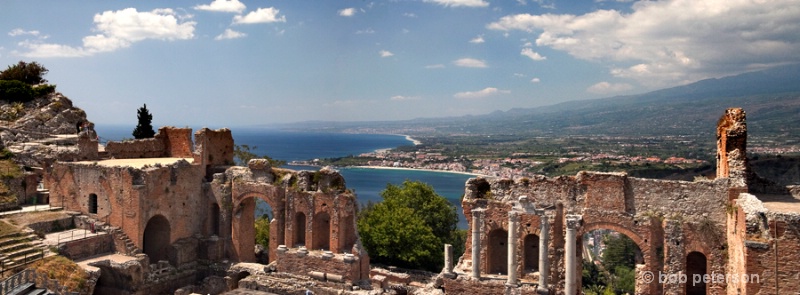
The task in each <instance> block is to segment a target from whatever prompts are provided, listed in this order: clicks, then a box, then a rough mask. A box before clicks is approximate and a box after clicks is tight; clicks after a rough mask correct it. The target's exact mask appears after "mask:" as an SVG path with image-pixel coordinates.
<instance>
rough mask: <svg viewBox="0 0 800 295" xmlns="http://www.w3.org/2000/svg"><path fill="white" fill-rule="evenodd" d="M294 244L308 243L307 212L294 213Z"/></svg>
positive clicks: (296, 245)
mask: <svg viewBox="0 0 800 295" xmlns="http://www.w3.org/2000/svg"><path fill="white" fill-rule="evenodd" d="M294 216H295V217H294V246H295V247H300V246H305V245H306V214H305V213H303V212H297V214H295V215H294Z"/></svg>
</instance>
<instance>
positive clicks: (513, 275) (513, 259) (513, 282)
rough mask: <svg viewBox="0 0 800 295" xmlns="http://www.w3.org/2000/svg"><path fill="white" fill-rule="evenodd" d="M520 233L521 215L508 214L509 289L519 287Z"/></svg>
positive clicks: (516, 213)
mask: <svg viewBox="0 0 800 295" xmlns="http://www.w3.org/2000/svg"><path fill="white" fill-rule="evenodd" d="M518 231H519V213H518V212H515V211H509V212H508V280H507V281H506V285H507V286H509V287H516V286H517V263H518V262H517V240H518V239H519V238H518V236H519V234H518Z"/></svg>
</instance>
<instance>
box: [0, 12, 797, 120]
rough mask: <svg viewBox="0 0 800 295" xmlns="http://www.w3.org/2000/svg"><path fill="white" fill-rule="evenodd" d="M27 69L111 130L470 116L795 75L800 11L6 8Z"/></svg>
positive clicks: (6, 52) (0, 26) (1, 32)
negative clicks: (770, 71) (752, 75)
mask: <svg viewBox="0 0 800 295" xmlns="http://www.w3.org/2000/svg"><path fill="white" fill-rule="evenodd" d="M20 60H24V61H37V62H40V63H42V64H43V65H44V66H45V67H47V68H48V69H49V70H50V73H49V74H48V75H47V76H46V77H45V78H46V79H48V80H49V81H50V82H51V83H54V84H57V85H58V88H57V89H58V91H60V92H62V93H64V94H65V95H66V96H67V97H69V98H70V99H72V100H73V101H74V102H75V103H76V105H78V106H79V107H81V108H83V109H85V110H86V112H87V114H88V116H89V119H90V120H92V121H94V122H96V123H98V124H126V125H133V124H135V120H136V108H137V107H139V106H141V105H142V104H143V103H146V104H147V106H148V108H149V109H150V110H151V112H152V113H153V116H154V124H155V125H157V126H158V125H175V126H211V127H223V126H231V127H232V126H241V125H256V124H259V125H260V124H267V125H269V124H274V123H289V122H297V121H307V120H332V121H366V120H402V119H411V118H419V117H443V116H460V115H466V114H485V113H489V112H492V111H495V110H508V109H511V108H527V107H536V106H542V105H550V104H555V103H559V102H563V101H568V100H578V99H591V98H600V97H608V96H614V95H624V94H635V93H642V92H646V91H650V90H655V89H660V88H664V87H670V86H676V85H681V84H686V83H690V82H694V81H697V80H701V79H705V78H712V77H722V76H727V75H733V74H738V73H742V72H747V71H753V70H759V69H765V68H769V67H772V66H776V65H783V64H789V63H797V62H800V1H797V0H774V1H743V0H736V1H733V0H713V1H712V0H707V1H696V0H674V1H610V0H609V1H548V0H539V1H533V0H505V1H488V0H406V1H404V0H394V1H392V0H390V1H333V0H331V1H296V0H287V1H280V0H275V1H242V2H239V1H238V0H234V1H227V0H197V1H183V0H181V1H36V0H25V1H15V0H3V1H2V2H0V66H2V67H3V68H5V66H7V65H11V64H14V63H16V62H17V61H20Z"/></svg>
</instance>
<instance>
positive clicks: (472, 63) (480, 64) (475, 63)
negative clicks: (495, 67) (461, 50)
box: [453, 58, 489, 68]
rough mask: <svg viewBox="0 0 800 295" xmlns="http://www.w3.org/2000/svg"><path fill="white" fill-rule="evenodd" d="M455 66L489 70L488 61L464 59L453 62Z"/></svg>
mask: <svg viewBox="0 0 800 295" xmlns="http://www.w3.org/2000/svg"><path fill="white" fill-rule="evenodd" d="M453 64H454V65H456V66H459V67H465V68H487V67H489V65H487V64H486V61H483V60H480V59H474V58H462V59H457V60H454V61H453Z"/></svg>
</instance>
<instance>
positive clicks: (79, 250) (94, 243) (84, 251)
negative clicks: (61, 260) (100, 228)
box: [58, 234, 114, 260]
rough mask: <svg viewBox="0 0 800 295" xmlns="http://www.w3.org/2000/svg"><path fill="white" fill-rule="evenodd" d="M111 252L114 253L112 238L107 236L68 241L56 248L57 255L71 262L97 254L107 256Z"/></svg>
mask: <svg viewBox="0 0 800 295" xmlns="http://www.w3.org/2000/svg"><path fill="white" fill-rule="evenodd" d="M111 252H114V238H113V236H112V235H109V234H104V235H97V236H91V237H87V238H84V239H79V240H74V241H69V242H66V243H64V244H63V245H61V246H59V248H58V254H61V255H64V256H65V257H67V258H69V259H72V260H78V259H83V258H88V257H92V256H96V255H99V254H108V253H111Z"/></svg>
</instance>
